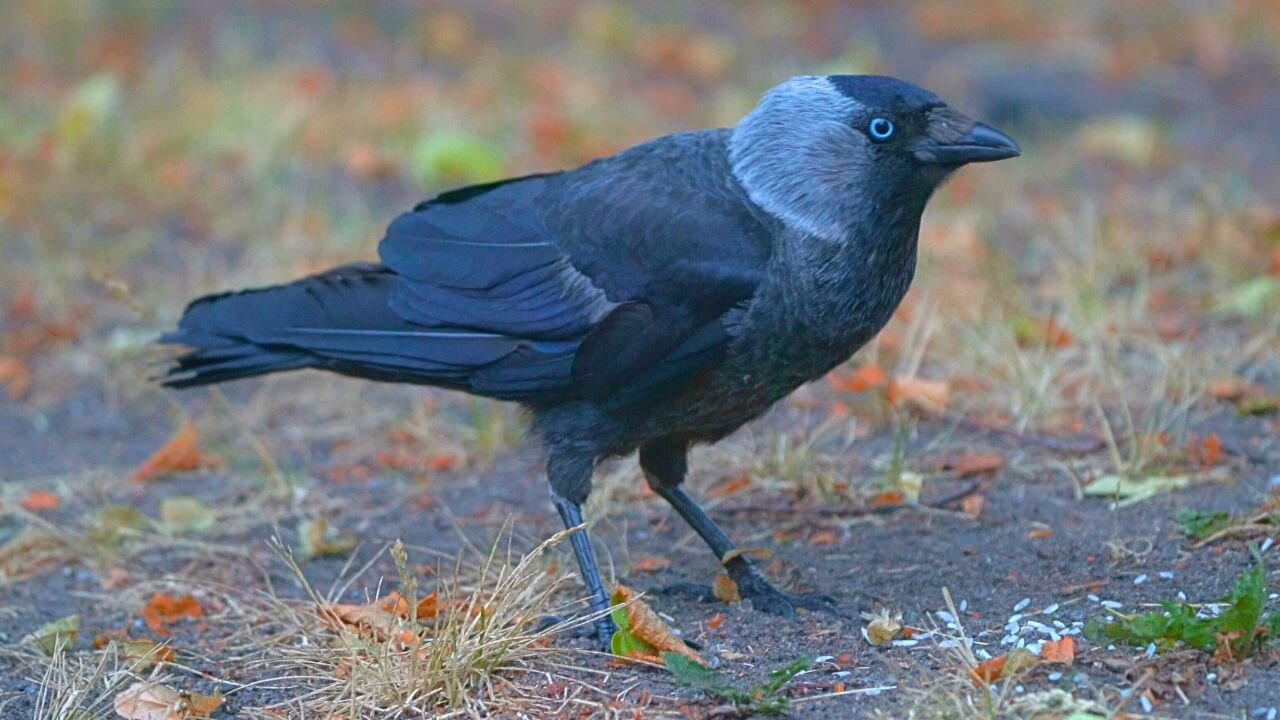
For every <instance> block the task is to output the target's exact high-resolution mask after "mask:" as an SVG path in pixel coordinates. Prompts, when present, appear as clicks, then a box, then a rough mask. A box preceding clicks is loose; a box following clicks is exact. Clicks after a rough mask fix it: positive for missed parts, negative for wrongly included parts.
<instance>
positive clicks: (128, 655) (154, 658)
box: [93, 634, 177, 673]
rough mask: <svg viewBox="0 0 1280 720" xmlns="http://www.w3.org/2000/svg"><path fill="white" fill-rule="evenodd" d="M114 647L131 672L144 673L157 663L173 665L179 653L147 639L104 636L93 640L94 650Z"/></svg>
mask: <svg viewBox="0 0 1280 720" xmlns="http://www.w3.org/2000/svg"><path fill="white" fill-rule="evenodd" d="M112 645H114V646H115V647H116V648H118V650H119V652H120V655H121V656H122V657H123V658H124V659H125V660H126V661H128V663H129V670H130V671H131V672H135V673H136V672H142V671H143V670H146V669H148V668H150V667H152V666H153V665H155V664H156V663H171V662H173V661H174V659H176V657H177V653H175V652H174V651H173V648H171V647H169V646H168V645H164V644H162V643H158V642H156V641H155V640H148V639H146V638H139V639H134V638H130V637H125V636H116V635H108V634H103V635H99V636H98V637H96V638H94V639H93V649H94V650H105V649H106V648H108V647H111V646H112Z"/></svg>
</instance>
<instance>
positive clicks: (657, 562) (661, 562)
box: [631, 555, 671, 572]
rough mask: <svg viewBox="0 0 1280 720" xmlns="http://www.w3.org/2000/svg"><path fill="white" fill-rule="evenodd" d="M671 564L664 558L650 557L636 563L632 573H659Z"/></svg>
mask: <svg viewBox="0 0 1280 720" xmlns="http://www.w3.org/2000/svg"><path fill="white" fill-rule="evenodd" d="M670 564H671V561H670V560H668V559H666V558H664V557H659V556H657V555H650V556H648V557H643V558H640V559H639V560H637V561H635V562H634V563H633V564H632V565H631V571H632V572H658V571H659V570H662V569H664V568H666V567H667V566H669V565H670Z"/></svg>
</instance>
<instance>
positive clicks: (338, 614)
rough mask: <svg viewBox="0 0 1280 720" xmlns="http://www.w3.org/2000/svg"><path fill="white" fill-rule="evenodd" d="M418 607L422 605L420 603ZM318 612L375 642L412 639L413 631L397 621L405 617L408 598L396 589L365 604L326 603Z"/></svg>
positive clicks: (407, 611)
mask: <svg viewBox="0 0 1280 720" xmlns="http://www.w3.org/2000/svg"><path fill="white" fill-rule="evenodd" d="M424 600H425V599H424ZM419 607H420V608H421V607H422V604H421V603H419ZM423 609H430V608H429V607H428V608H423ZM320 615H321V616H322V617H323V618H325V619H327V620H329V621H330V622H331V623H333V624H336V625H344V626H347V627H349V628H351V629H353V630H355V631H357V632H358V633H361V634H367V635H368V636H369V637H372V638H373V639H374V640H376V641H378V642H386V641H388V640H392V639H395V640H398V641H399V642H401V643H404V644H409V643H411V642H412V641H413V640H414V638H415V636H414V633H413V631H412V630H410V629H408V628H405V627H403V626H402V624H401V623H400V622H399V621H400V620H402V619H404V618H408V617H409V601H408V600H405V599H404V596H402V595H401V594H400V593H398V592H392V593H390V594H388V595H387V596H386V597H384V598H381V599H379V600H377V601H374V602H371V603H369V604H367V605H351V604H347V603H327V604H324V605H321V606H320Z"/></svg>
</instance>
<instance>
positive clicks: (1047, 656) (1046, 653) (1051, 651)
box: [1040, 635, 1076, 665]
mask: <svg viewBox="0 0 1280 720" xmlns="http://www.w3.org/2000/svg"><path fill="white" fill-rule="evenodd" d="M1040 659H1042V660H1044V661H1045V662H1051V663H1061V664H1063V665H1071V664H1072V663H1074V662H1075V661H1076V641H1075V640H1074V639H1072V637H1071V636H1070V635H1068V636H1066V637H1063V638H1062V639H1061V640H1053V641H1049V642H1046V643H1044V644H1043V645H1041V646H1040Z"/></svg>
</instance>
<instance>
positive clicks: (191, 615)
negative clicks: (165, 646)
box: [138, 593, 204, 636]
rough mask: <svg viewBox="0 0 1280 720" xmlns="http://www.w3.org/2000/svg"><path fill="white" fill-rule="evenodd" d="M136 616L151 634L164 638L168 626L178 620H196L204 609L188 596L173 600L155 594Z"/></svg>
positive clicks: (166, 596)
mask: <svg viewBox="0 0 1280 720" xmlns="http://www.w3.org/2000/svg"><path fill="white" fill-rule="evenodd" d="M138 615H139V616H141V617H142V621H143V622H145V623H146V624H147V628H148V629H149V630H151V632H153V633H155V634H157V635H160V636H164V635H168V634H169V631H168V630H167V629H166V626H168V625H172V624H173V623H176V622H178V621H179V620H184V619H187V620H198V619H200V618H202V617H204V607H202V606H201V605H200V602H199V601H198V600H196V599H195V598H194V597H192V596H190V595H183V596H182V597H180V598H174V597H171V596H169V595H165V594H163V593H156V594H155V595H152V596H151V599H150V600H148V601H147V604H146V605H144V606H143V607H142V610H141V611H139V612H138Z"/></svg>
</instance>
